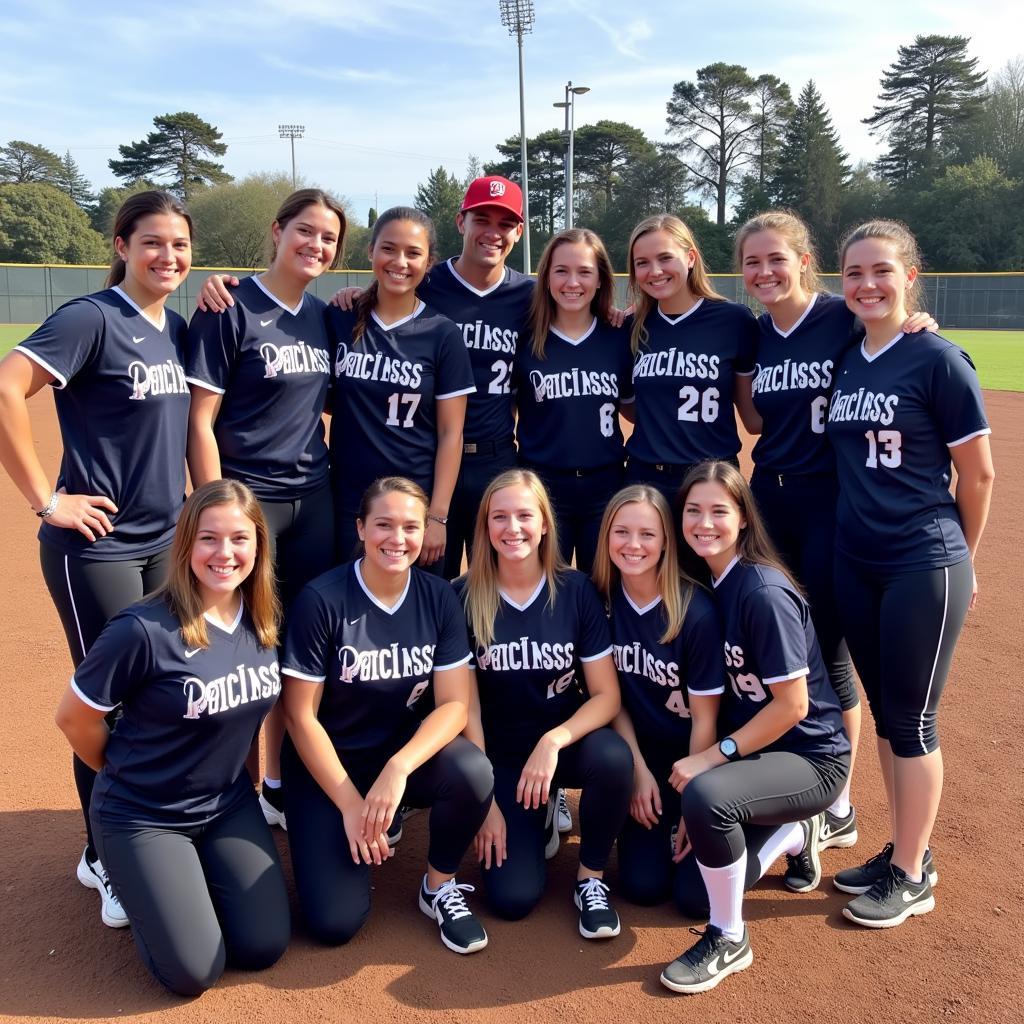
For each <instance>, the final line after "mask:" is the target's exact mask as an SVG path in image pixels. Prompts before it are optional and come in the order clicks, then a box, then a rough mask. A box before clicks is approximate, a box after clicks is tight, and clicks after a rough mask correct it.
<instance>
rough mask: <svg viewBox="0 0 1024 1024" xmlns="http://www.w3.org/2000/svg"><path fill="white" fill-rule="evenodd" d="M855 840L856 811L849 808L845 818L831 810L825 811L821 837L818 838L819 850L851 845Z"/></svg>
mask: <svg viewBox="0 0 1024 1024" xmlns="http://www.w3.org/2000/svg"><path fill="white" fill-rule="evenodd" d="M856 842H857V811H856V809H855V808H853V807H851V808H850V813H849V814H848V815H847V816H846V817H845V818H840V817H839V816H838V815H836V814H833V813H832V812H831V811H826V812H825V820H824V821H823V822H822V825H821V839H819V840H818V849H819V850H830V849H832V847H833V846H840V847H843V848H845V847H847V846H853V845H854V844H855V843H856Z"/></svg>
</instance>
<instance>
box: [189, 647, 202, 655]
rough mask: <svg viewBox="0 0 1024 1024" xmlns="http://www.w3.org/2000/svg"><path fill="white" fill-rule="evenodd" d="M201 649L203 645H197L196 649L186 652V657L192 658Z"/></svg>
mask: <svg viewBox="0 0 1024 1024" xmlns="http://www.w3.org/2000/svg"><path fill="white" fill-rule="evenodd" d="M201 650H203V648H202V647H197V648H196V649H195V650H194V651H186V652H185V657H186V658H191V657H193V656H194V655H196V654H198V653H199V652H200V651H201Z"/></svg>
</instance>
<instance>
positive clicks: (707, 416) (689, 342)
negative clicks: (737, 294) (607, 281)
mask: <svg viewBox="0 0 1024 1024" xmlns="http://www.w3.org/2000/svg"><path fill="white" fill-rule="evenodd" d="M645 326H646V327H647V342H646V344H641V346H640V350H639V352H637V355H636V360H635V362H634V365H633V390H634V392H635V394H636V427H635V429H634V431H633V435H632V437H630V439H629V440H628V441H627V442H626V450H627V451H628V452H629V454H630V455H632V456H633V457H634V458H637V459H640V460H642V461H644V462H651V463H669V464H672V465H692V464H693V463H696V462H700V461H701V460H703V459H734V458H736V456H737V455H738V454H739V450H740V438H739V434H738V432H737V430H736V415H735V413H734V412H733V388H734V384H735V378H736V376H738V375H739V376H750V375H751V374H752V373H753V372H754V352H755V350H756V346H757V321H756V320H755V319H754V314H753V313H751V312H750V310H749V309H747V307H746V306H743V305H741V304H739V303H737V302H722V301H717V300H710V299H699V300H698V301H697V303H696V305H694V306H692V307H691V308H690V309H689V311H688V312H686V313H683V314H681V315H680V316H677V317H669V316H666V315H665V314H664V313H662V312H661V310H660V309H657V308H655V309H653V310H651V312H650V313H649V314H648V316H647V320H646V321H645Z"/></svg>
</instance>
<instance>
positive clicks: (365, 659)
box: [338, 643, 437, 696]
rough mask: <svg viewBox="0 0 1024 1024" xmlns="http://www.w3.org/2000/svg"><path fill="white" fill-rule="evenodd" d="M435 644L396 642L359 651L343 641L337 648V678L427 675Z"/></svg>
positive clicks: (364, 679) (369, 680)
mask: <svg viewBox="0 0 1024 1024" xmlns="http://www.w3.org/2000/svg"><path fill="white" fill-rule="evenodd" d="M436 646H437V645H436V644H420V645H419V646H417V647H402V646H400V645H399V644H397V643H395V644H391V646H390V647H382V648H377V649H374V650H370V651H360V650H358V649H357V648H355V647H352V646H350V645H348V644H346V645H345V646H344V647H339V648H338V662H339V664H340V665H341V669H340V671H339V672H338V678H339V680H340V681H341V682H343V683H352V682H354V681H355V680H356V679H357V678H358V679H359V680H360V681H362V682H367V683H372V682H379V681H380V680H386V679H405V678H408V677H409V676H423V675H429V674H430V673H431V672H432V671H433V670H434V648H435V647H436ZM421 692H422V691H421ZM417 696H418V695H417Z"/></svg>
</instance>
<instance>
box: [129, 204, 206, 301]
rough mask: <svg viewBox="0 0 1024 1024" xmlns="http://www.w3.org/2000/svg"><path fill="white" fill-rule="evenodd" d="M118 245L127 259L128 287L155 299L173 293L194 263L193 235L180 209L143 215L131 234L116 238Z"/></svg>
mask: <svg viewBox="0 0 1024 1024" xmlns="http://www.w3.org/2000/svg"><path fill="white" fill-rule="evenodd" d="M114 249H115V250H116V252H117V254H118V256H120V257H121V259H123V260H124V263H125V274H124V281H125V285H126V286H127V287H128V289H129V290H130V291H138V292H139V293H140V294H142V295H144V296H148V297H151V298H153V299H158V298H161V297H163V298H166V296H168V295H170V294H171V293H172V292H173V291H174V290H175V289H176V288H177V287H178V285H180V284H181V282H182V281H184V280H185V276H186V275H187V274H188V272H189V269H190V268H191V266H192V236H191V234H190V233H189V229H188V223H187V221H186V220H185V218H184V217H182V216H180V215H179V214H177V213H151V214H148V215H147V216H145V217H141V218H139V220H138V221H137V222H136V224H135V230H134V231H132V233H131V235H129V236H128V238H121V237H120V236H119V237H117V238H115V239H114Z"/></svg>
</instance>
